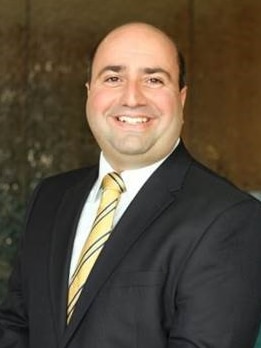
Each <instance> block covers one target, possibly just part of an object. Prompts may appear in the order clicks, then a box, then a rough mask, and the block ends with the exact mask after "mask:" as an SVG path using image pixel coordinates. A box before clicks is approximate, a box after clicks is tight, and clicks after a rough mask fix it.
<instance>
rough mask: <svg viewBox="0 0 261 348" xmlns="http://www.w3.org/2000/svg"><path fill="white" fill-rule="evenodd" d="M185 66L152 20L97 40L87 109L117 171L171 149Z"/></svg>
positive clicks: (179, 114)
mask: <svg viewBox="0 0 261 348" xmlns="http://www.w3.org/2000/svg"><path fill="white" fill-rule="evenodd" d="M183 70H184V63H183V61H182V60H181V55H180V54H179V53H178V50H177V48H176V45H175V44H174V43H173V41H172V40H171V39H170V38H169V37H168V36H167V35H166V34H165V33H163V32H162V31H160V30H159V29H157V28H155V27H153V26H151V25H148V24H145V23H130V24H126V25H123V26H121V27H118V28H116V29H114V30H113V31H111V32H110V33H109V34H108V35H107V36H106V37H105V38H104V39H103V40H102V41H101V42H100V44H99V45H98V47H97V49H96V51H95V54H94V57H93V62H92V68H91V78H90V79H89V82H88V83H87V89H88V98H87V103H86V113H87V119H88V122H89V125H90V128H91V130H92V132H93V134H94V136H95V138H96V140H97V142H98V144H99V146H100V147H101V149H102V150H103V152H104V156H105V157H106V159H107V160H108V161H109V162H110V164H111V165H112V167H113V168H114V169H115V170H118V171H122V170H126V169H134V168H139V167H143V166H146V165H149V164H152V163H154V162H156V161H158V160H160V159H162V158H164V157H165V156H167V155H168V154H169V153H170V151H171V150H172V149H173V147H174V144H175V143H176V141H177V139H178V137H179V136H180V133H181V128H182V124H183V106H184V103H185V98H186V87H185V86H184V83H183V82H182V81H183V78H184V77H183ZM181 76H182V78H181Z"/></svg>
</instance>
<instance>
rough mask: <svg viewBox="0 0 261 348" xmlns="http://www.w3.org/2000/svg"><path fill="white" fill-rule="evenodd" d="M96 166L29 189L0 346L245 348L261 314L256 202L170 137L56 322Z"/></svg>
mask: <svg viewBox="0 0 261 348" xmlns="http://www.w3.org/2000/svg"><path fill="white" fill-rule="evenodd" d="M97 173H98V168H97V167H93V168H91V169H81V170H77V171H73V172H70V173H67V174H62V175H58V176H55V177H51V178H48V179H46V180H44V181H43V182H42V184H41V185H40V186H39V187H38V189H37V190H36V192H35V193H34V195H33V198H32V201H31V205H30V207H29V210H28V215H27V220H26V228H25V233H24V236H23V240H22V247H21V254H20V258H19V259H18V262H17V266H16V268H15V270H14V272H13V275H12V278H11V281H10V291H9V295H8V298H7V300H6V302H5V304H4V306H3V308H2V311H1V313H0V347H1V348H7V347H13V348H18V347H19V348H25V347H30V348H58V347H59V348H65V347H67V348H84V347H88V348H163V347H168V348H192V347H193V348H196V347H197V348H251V347H252V346H253V344H254V340H255V337H256V335H257V332H258V327H259V321H260V313H261V274H260V271H261V267H260V265H261V209H260V204H259V203H258V202H257V201H256V200H255V199H253V198H251V197H250V196H248V195H247V194H245V193H242V192H241V191H239V190H237V189H236V188H234V187H233V186H232V185H231V184H229V183H228V182H226V181H225V180H223V179H221V178H220V177H218V176H216V175H214V174H213V173H212V172H210V171H209V170H207V169H206V168H204V167H203V166H201V165H200V164H199V163H197V162H196V161H194V160H193V159H192V158H191V157H190V155H189V154H188V153H187V151H186V150H185V148H184V146H183V145H182V144H181V145H179V147H178V148H177V149H176V151H175V152H174V153H173V154H172V155H171V156H169V157H168V158H167V160H166V161H165V162H164V163H163V164H162V165H161V166H160V167H159V168H158V170H157V171H156V172H155V173H154V174H153V175H152V176H151V177H150V179H149V180H148V181H147V182H146V184H145V185H144V186H143V187H142V189H141V190H140V192H139V193H138V195H137V196H136V198H135V199H134V201H133V202H132V203H131V205H130V206H129V208H128V209H127V211H126V212H125V214H124V216H123V217H122V218H121V220H120V222H119V223H118V224H117V226H116V227H115V229H114V231H113V233H112V235H111V237H110V239H109V241H108V242H107V244H106V246H105V248H104V249H103V251H102V253H101V255H100V257H99V258H98V261H97V262H96V264H95V266H94V268H93V271H92V273H91V275H90V277H89V279H88V282H87V283H86V286H85V288H84V290H83V292H82V295H81V298H80V300H79V302H78V305H77V308H76V310H75V312H74V315H73V317H72V320H71V323H70V324H69V326H68V327H66V324H65V317H66V296H67V282H68V270H69V264H70V256H71V250H72V245H73V240H74V234H75V230H76V226H77V222H78V219H79V215H80V212H81V209H82V206H83V204H84V202H85V199H86V197H87V195H88V193H89V191H90V189H91V187H92V185H93V183H94V182H95V180H96V178H97Z"/></svg>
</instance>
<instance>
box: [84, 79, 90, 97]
mask: <svg viewBox="0 0 261 348" xmlns="http://www.w3.org/2000/svg"><path fill="white" fill-rule="evenodd" d="M85 87H86V90H87V94H89V91H90V85H89V82H86V83H85Z"/></svg>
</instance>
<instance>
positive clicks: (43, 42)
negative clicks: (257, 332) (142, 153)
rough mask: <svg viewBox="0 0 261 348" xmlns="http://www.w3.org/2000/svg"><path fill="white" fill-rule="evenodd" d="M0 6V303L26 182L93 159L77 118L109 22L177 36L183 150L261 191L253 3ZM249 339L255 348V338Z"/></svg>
mask: <svg viewBox="0 0 261 348" xmlns="http://www.w3.org/2000/svg"><path fill="white" fill-rule="evenodd" d="M0 5H1V6H0V47H1V51H0V77H1V78H0V168H1V171H0V301H1V300H2V298H3V296H4V293H5V289H6V282H7V278H8V276H9V273H10V267H11V264H12V261H13V258H14V255H15V251H16V248H17V244H18V239H19V235H20V233H21V231H22V230H23V216H24V211H25V207H26V203H27V201H28V198H29V196H30V194H31V192H32V189H33V188H34V187H35V185H36V184H37V182H38V181H39V180H40V179H41V178H43V177H45V176H48V175H51V174H54V173H57V172H61V171H66V170H70V169H73V168H77V167H80V166H83V165H84V166H85V165H89V164H92V163H94V162H95V161H96V160H97V157H98V153H99V151H98V149H97V147H96V144H95V141H94V140H93V137H92V135H91V134H90V131H89V130H88V127H87V125H86V122H85V98H86V92H85V86H84V84H85V80H86V58H87V53H88V52H89V51H90V48H91V47H92V46H93V44H94V42H96V40H97V39H98V38H99V37H100V36H101V35H103V33H104V32H106V31H107V30H108V29H109V28H111V27H114V26H117V25H120V24H122V23H124V22H126V21H147V22H150V23H151V24H154V25H157V26H159V27H161V28H162V29H164V30H166V31H167V32H168V33H169V34H171V35H172V36H173V37H174V38H176V40H177V42H178V44H179V46H180V48H181V50H182V51H183V52H184V55H185V57H186V61H187V68H188V85H189V95H188V102H187V105H186V109H185V118H186V121H185V128H184V134H183V138H184V140H185V143H186V145H187V147H188V148H189V149H190V150H191V152H192V153H193V154H194V156H195V157H196V158H197V159H199V160H200V161H201V162H203V163H204V164H206V165H208V166H210V167H211V168H212V169H214V170H215V171H217V172H219V173H220V174H221V175H223V176H225V177H226V178H228V179H230V180H231V181H233V182H234V183H235V184H236V185H238V186H239V187H241V188H243V189H245V190H248V191H249V192H251V193H253V194H254V195H256V196H257V197H260V193H261V156H260V148H261V122H260V115H261V103H260V101H261V59H260V56H261V40H260V37H261V20H260V13H261V2H260V1H259V0H222V1H220V0H208V1H202V0H164V1H162V0H143V1H140V0H125V1H124V2H123V1H122V0H110V1H108V0H107V1H106V0H74V1H71V0H56V1H53V0H0ZM260 252H261V250H260ZM256 347H259V348H261V339H260V338H259V341H258V342H257V345H256ZM246 348H248V347H246Z"/></svg>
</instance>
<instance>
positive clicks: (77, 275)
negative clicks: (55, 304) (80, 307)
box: [67, 172, 125, 323]
mask: <svg viewBox="0 0 261 348" xmlns="http://www.w3.org/2000/svg"><path fill="white" fill-rule="evenodd" d="M101 186H102V190H103V192H102V196H101V201H100V205H99V208H98V211H97V215H96V218H95V220H94V223H93V225H92V228H91V231H90V234H89V236H88V238H87V240H86V242H85V244H84V246H83V248H82V251H81V255H80V258H79V260H78V263H77V266H76V269H75V271H74V273H73V275H72V278H71V282H70V285H69V289H68V303H67V323H69V321H70V319H71V316H72V313H73V311H74V308H75V306H76V303H77V301H78V299H79V297H80V294H81V291H82V288H83V286H84V284H85V282H86V280H87V278H88V276H89V274H90V272H91V270H92V267H93V265H94V263H95V261H96V259H97V258H98V256H99V254H100V252H101V250H102V248H103V246H104V244H105V243H106V241H107V239H108V238H109V236H110V234H111V231H112V223H113V217H114V213H115V210H116V207H117V203H118V200H119V197H120V194H121V193H122V192H124V191H125V185H124V182H123V180H122V178H121V176H120V175H119V174H117V173H115V172H113V173H109V174H107V175H105V177H104V178H103V181H102V185H101Z"/></svg>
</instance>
